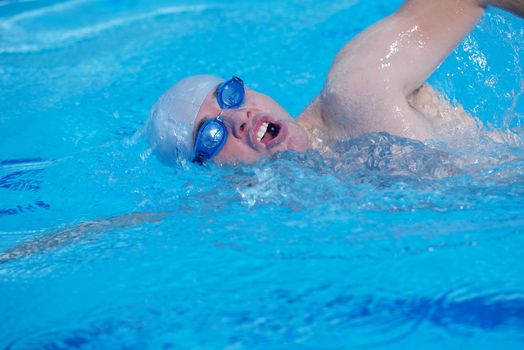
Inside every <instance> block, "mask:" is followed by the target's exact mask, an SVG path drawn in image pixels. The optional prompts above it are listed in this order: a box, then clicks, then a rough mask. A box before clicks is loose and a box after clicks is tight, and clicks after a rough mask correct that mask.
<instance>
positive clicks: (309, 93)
mask: <svg viewBox="0 0 524 350" xmlns="http://www.w3.org/2000/svg"><path fill="white" fill-rule="evenodd" d="M399 4H400V1H392V2H390V1H356V0H351V1H337V2H336V3H335V2H332V1H323V0H321V1H319V0H315V1H313V0H305V1H298V0H285V1H282V0H279V1H276V0H268V1H267V0H266V1H246V0H237V1H229V2H228V3H227V4H224V3H223V2H222V1H211V0H206V1H201V2H200V1H199V2H190V1H156V2H154V3H153V2H150V1H145V0H134V1H128V2H109V1H87V0H71V1H26V2H17V1H3V2H0V88H1V91H2V94H1V97H0V106H1V109H0V152H1V153H0V162H1V163H0V254H2V253H3V254H2V255H0V315H1V326H0V348H7V349H42V348H49V349H61V348H82V349H91V348H93V349H98V348H107V349H123V348H137V349H141V348H153V349H154V348H176V349H221V348H223V349H229V350H232V349H353V348H403V349H411V348H412V349H419V348H421V347H422V346H423V347H424V348H427V349H431V348H435V349H441V348H459V347H460V348H468V349H483V348H485V349H494V348H499V349H519V348H523V347H524V336H523V334H524V279H523V276H524V263H523V261H524V249H522V247H523V246H524V235H523V233H524V219H523V212H524V201H523V197H524V175H523V171H524V146H523V144H522V142H521V141H520V140H521V137H522V136H524V132H522V116H523V112H524V103H523V100H522V97H521V96H522V91H523V89H524V85H523V79H522V77H523V72H522V67H523V66H524V65H523V64H522V59H523V58H524V53H523V50H524V29H523V28H524V27H523V21H522V20H521V19H517V18H515V17H512V16H511V15H508V14H506V13H503V12H500V11H495V10H490V11H488V12H487V13H486V15H485V16H484V18H483V20H482V21H481V22H480V23H479V25H478V26H477V28H476V29H475V31H474V32H473V33H472V35H470V36H469V37H468V38H466V40H465V41H464V42H463V43H462V44H461V45H460V47H459V48H458V49H457V50H456V51H455V52H454V53H453V54H452V55H451V56H450V57H449V58H448V59H447V60H446V61H445V62H444V64H443V65H442V66H441V67H440V68H439V70H437V71H436V72H435V73H434V74H433V76H432V77H431V79H430V82H431V83H432V84H433V86H435V87H436V88H437V89H439V90H440V91H442V92H444V93H446V94H447V95H448V96H450V97H451V98H452V99H456V100H457V101H459V102H460V103H462V104H463V105H464V107H465V108H466V109H467V110H468V111H470V112H471V113H473V114H474V115H475V116H476V117H478V118H480V119H481V120H482V121H483V122H485V123H487V124H491V125H493V128H494V130H498V131H501V132H503V131H505V130H507V128H511V129H512V130H513V132H514V134H515V137H514V138H513V139H512V140H508V141H505V142H502V143H498V144H496V143H493V142H490V141H489V140H487V139H483V140H482V142H480V143H478V142H477V143H472V142H470V140H468V139H460V140H456V142H455V143H454V144H453V145H451V146H449V145H442V144H427V145H424V144H421V143H418V142H414V141H410V140H406V139H401V138H395V137H392V136H390V135H386V134H372V135H366V136H364V137H361V138H358V139H356V140H352V141H349V142H346V143H343V144H340V145H339V146H338V148H337V149H335V151H336V152H337V156H336V157H332V158H327V159H326V158H323V157H321V156H320V155H319V154H318V153H315V152H314V151H310V152H308V153H306V154H295V153H284V154H280V155H278V156H276V157H274V158H273V159H267V160H264V161H262V162H260V163H257V164H254V165H250V166H238V167H223V168H220V167H215V166H211V167H210V168H201V167H197V166H193V165H192V164H184V165H183V166H181V167H171V168H170V167H166V166H165V165H162V164H161V163H160V162H159V161H158V160H157V159H156V158H155V157H154V156H152V155H151V154H150V151H149V150H148V147H147V144H146V143H145V141H144V140H143V138H142V137H141V132H140V130H141V127H142V125H143V122H144V121H145V120H146V118H147V112H148V110H149V108H150V106H151V105H152V104H153V103H154V102H155V101H156V99H157V98H158V96H159V95H160V94H161V93H162V92H163V91H164V90H165V89H166V88H168V87H169V86H170V85H171V84H172V83H173V82H175V81H176V80H178V79H180V78H182V77H184V76H186V75H187V74H197V73H208V72H209V73H214V74H217V75H220V76H230V75H233V74H237V75H239V76H241V77H242V78H243V79H244V80H245V81H246V84H247V85H248V86H252V87H254V88H257V89H260V90H261V91H263V92H266V93H268V94H269V95H272V96H274V97H275V98H276V100H277V101H279V102H280V103H282V104H283V105H284V106H285V107H286V108H288V109H289V111H290V112H291V113H292V114H294V115H296V114H298V113H299V112H300V110H301V108H302V107H303V106H305V105H306V103H307V102H309V100H310V99H311V98H312V97H313V96H314V95H315V94H316V93H317V92H318V90H319V89H320V88H321V86H322V83H323V80H324V77H325V74H326V72H327V70H328V68H329V65H330V63H331V60H332V59H333V57H334V55H335V54H336V52H337V50H338V49H339V48H340V47H341V45H342V44H343V43H344V42H345V41H346V40H348V39H349V38H351V37H352V36H353V35H355V34H356V33H358V32H359V31H360V30H362V29H363V28H365V27H366V26H367V25H369V24H370V23H372V22H374V21H376V20H377V19H379V18H381V17H383V16H384V15H387V14H389V13H391V12H392V11H394V10H395V9H396V7H397V6H398V5H399Z"/></svg>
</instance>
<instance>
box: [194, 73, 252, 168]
mask: <svg viewBox="0 0 524 350" xmlns="http://www.w3.org/2000/svg"><path fill="white" fill-rule="evenodd" d="M245 95H246V92H245V90H244V82H243V81H242V79H240V78H238V77H235V76H234V77H233V78H231V79H229V80H227V81H225V82H223V83H222V84H220V85H219V86H218V90H217V96H216V97H217V102H218V105H219V106H220V108H221V109H222V110H224V109H233V108H239V107H240V106H242V104H243V103H244V97H245ZM226 140H227V129H226V125H225V124H224V121H223V120H222V111H220V114H219V115H218V116H216V117H215V118H213V119H209V120H206V121H205V122H204V123H203V124H202V125H201V126H200V128H199V129H198V133H197V136H196V141H195V147H194V148H193V154H194V158H193V162H196V163H200V164H202V163H203V162H204V161H206V160H209V159H211V158H213V157H214V156H215V155H216V154H217V153H218V152H220V150H221V149H222V147H224V144H225V143H226Z"/></svg>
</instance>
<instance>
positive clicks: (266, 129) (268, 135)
mask: <svg viewBox="0 0 524 350" xmlns="http://www.w3.org/2000/svg"><path fill="white" fill-rule="evenodd" d="M279 132H280V126H278V125H277V124H273V123H269V122H265V123H262V125H260V128H259V129H258V131H257V140H258V142H261V143H263V144H265V145H267V144H268V143H269V142H271V141H272V140H274V139H275V138H276V137H277V136H278V133H279Z"/></svg>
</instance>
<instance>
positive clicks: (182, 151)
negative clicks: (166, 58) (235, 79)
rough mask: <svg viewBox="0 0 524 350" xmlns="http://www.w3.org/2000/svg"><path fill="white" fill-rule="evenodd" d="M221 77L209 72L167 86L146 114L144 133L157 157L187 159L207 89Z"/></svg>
mask: <svg viewBox="0 0 524 350" xmlns="http://www.w3.org/2000/svg"><path fill="white" fill-rule="evenodd" d="M222 81H224V80H223V79H221V78H218V77H216V76H213V75H193V76H191V77H189V78H185V79H183V80H181V81H179V82H178V83H176V84H175V85H173V86H172V87H171V88H170V89H169V90H167V91H166V92H165V93H164V94H163V95H162V96H161V97H160V98H159V99H158V101H157V102H156V103H155V105H154V106H153V108H151V112H150V114H149V120H148V123H147V130H146V135H147V139H148V141H149V144H150V145H151V146H152V147H153V149H154V151H155V152H156V153H157V154H158V156H159V157H160V159H161V160H163V161H167V162H168V163H172V162H175V161H176V160H180V159H189V158H190V157H191V156H192V153H193V131H194V127H195V120H196V117H197V115H198V111H199V110H200V106H201V105H202V103H203V102H204V100H205V98H206V96H207V95H208V94H209V92H210V91H211V89H213V88H215V87H217V86H218V84H220V83H221V82H222Z"/></svg>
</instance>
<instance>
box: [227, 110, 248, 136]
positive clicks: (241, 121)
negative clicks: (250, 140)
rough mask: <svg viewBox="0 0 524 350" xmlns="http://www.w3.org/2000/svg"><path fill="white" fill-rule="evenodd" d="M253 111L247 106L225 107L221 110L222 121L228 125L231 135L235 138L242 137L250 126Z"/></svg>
mask: <svg viewBox="0 0 524 350" xmlns="http://www.w3.org/2000/svg"><path fill="white" fill-rule="evenodd" d="M252 115H253V111H251V110H250V109H249V108H240V109H226V110H224V111H222V117H223V119H224V123H225V124H226V125H227V126H229V127H230V129H231V131H232V133H233V136H234V137H236V138H237V139H242V138H244V137H245V136H246V135H247V133H248V132H249V129H250V128H251V117H252Z"/></svg>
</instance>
